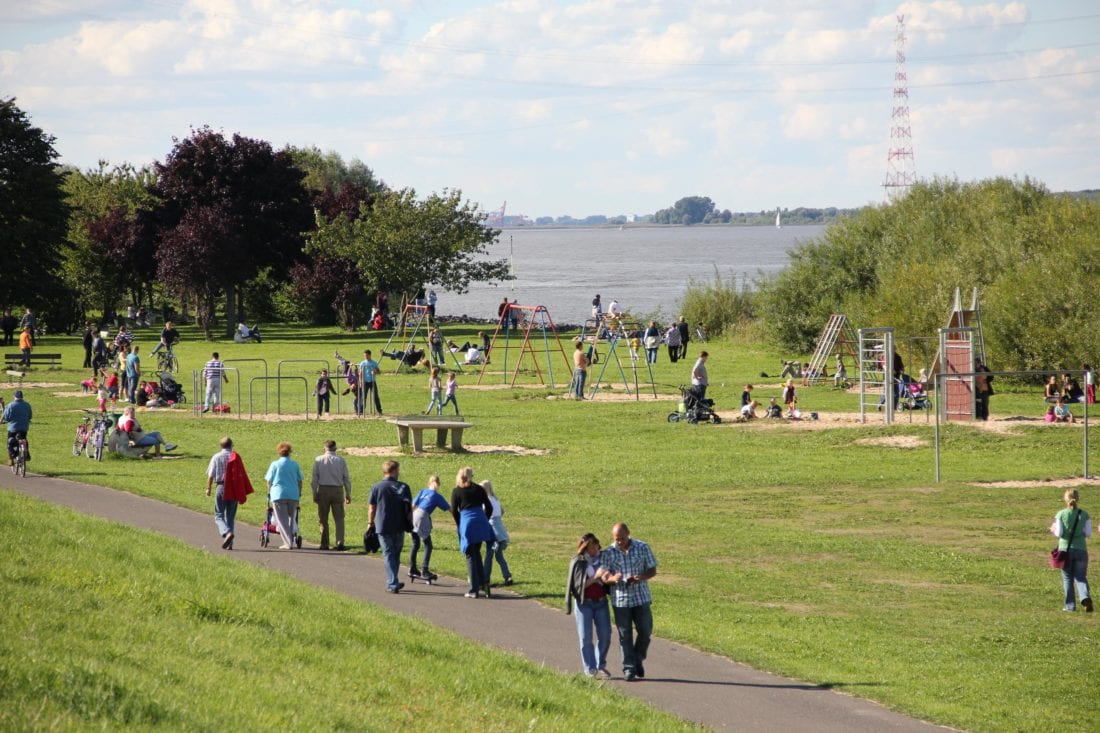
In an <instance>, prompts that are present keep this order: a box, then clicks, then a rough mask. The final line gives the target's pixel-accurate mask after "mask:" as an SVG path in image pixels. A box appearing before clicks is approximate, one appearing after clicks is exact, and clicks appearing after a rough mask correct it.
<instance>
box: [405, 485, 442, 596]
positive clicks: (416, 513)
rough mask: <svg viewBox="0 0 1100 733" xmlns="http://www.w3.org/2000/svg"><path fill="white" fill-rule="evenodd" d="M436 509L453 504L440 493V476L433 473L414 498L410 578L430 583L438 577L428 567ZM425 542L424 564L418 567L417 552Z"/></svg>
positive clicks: (430, 557) (430, 558)
mask: <svg viewBox="0 0 1100 733" xmlns="http://www.w3.org/2000/svg"><path fill="white" fill-rule="evenodd" d="M436 509H442V510H443V511H450V509H451V505H450V504H448V503H447V500H446V499H444V498H443V495H442V494H440V493H439V476H438V474H433V475H432V476H431V478H429V479H428V485H427V487H425V488H423V489H421V490H420V493H418V494H417V495H416V498H415V499H413V530H412V554H411V555H410V556H409V580H410V581H411V580H413V579H415V578H421V579H423V580H424V582H425V583H427V584H428V585H431V584H432V581H433V580H435V579H436V577H437V576H436V574H435V573H433V572H432V571H431V570H429V569H428V565H429V564H430V563H431V560H432V512H433V511H435V510H436ZM421 542H423V543H424V564H422V565H421V566H420V569H419V570H417V568H416V553H417V552H419V551H420V543H421Z"/></svg>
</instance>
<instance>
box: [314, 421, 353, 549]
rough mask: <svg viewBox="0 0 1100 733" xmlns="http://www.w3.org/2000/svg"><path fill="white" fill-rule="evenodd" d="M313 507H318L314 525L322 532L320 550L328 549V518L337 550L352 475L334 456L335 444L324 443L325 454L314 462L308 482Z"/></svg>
mask: <svg viewBox="0 0 1100 733" xmlns="http://www.w3.org/2000/svg"><path fill="white" fill-rule="evenodd" d="M309 486H310V489H312V490H313V503H314V504H316V505H317V522H318V525H319V526H320V528H321V549H322V550H327V549H328V547H329V545H328V541H329V531H328V515H329V512H330V511H331V512H332V521H333V522H334V523H335V524H336V549H337V550H338V551H340V552H343V551H344V549H345V547H344V506H345V505H347V504H351V474H350V473H348V464H347V462H346V461H345V460H344V458H343V456H339V455H337V454H336V441H335V440H326V441H325V452H324V453H322V454H321V455H319V456H317V457H316V458H314V459H313V475H312V476H311V477H310V481H309Z"/></svg>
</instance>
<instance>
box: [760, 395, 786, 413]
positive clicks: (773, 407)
mask: <svg viewBox="0 0 1100 733" xmlns="http://www.w3.org/2000/svg"><path fill="white" fill-rule="evenodd" d="M764 416H765V417H783V408H782V407H780V406H779V401H778V400H777V399H775V398H774V397H772V398H771V400H770V401H769V402H768V409H767V410H766V411H765V412H764Z"/></svg>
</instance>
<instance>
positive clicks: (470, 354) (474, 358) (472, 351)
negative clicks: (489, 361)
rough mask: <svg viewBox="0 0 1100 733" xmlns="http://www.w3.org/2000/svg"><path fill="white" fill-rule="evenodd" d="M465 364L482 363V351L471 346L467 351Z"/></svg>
mask: <svg viewBox="0 0 1100 733" xmlns="http://www.w3.org/2000/svg"><path fill="white" fill-rule="evenodd" d="M464 363H465V364H467V365H469V364H480V363H481V351H479V350H478V348H477V346H474V345H471V346H470V348H469V349H468V350H467V351H466V361H465V362H464Z"/></svg>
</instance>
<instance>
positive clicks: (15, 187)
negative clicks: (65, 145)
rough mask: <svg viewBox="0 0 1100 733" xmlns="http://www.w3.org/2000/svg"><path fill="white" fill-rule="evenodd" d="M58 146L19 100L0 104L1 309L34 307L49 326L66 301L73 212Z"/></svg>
mask: <svg viewBox="0 0 1100 733" xmlns="http://www.w3.org/2000/svg"><path fill="white" fill-rule="evenodd" d="M54 140H55V138H54V136H53V135H50V134H47V133H46V132H43V131H42V129H40V128H38V127H35V126H34V125H32V124H31V122H30V119H29V118H28V117H27V114H26V113H25V112H24V111H23V110H21V109H20V108H19V107H18V106H16V104H15V99H14V98H12V99H5V100H0V253H2V254H0V258H2V261H3V277H0V306H3V307H11V306H14V305H26V306H32V307H35V308H37V309H38V310H39V311H45V313H44V314H43V315H44V316H45V318H46V319H47V320H49V319H50V317H51V314H50V310H51V308H50V306H52V307H53V309H54V310H56V309H57V308H58V306H59V305H60V303H59V299H60V298H62V297H63V296H64V295H65V293H64V289H63V288H62V287H60V281H59V279H58V278H57V277H56V275H55V273H56V271H57V267H58V263H59V260H60V252H61V247H62V242H63V240H64V237H65V223H66V217H67V215H68V210H67V208H66V205H65V197H64V193H63V192H62V188H61V181H62V174H61V171H60V170H59V168H58V166H57V163H56V161H57V157H58V155H57V151H56V150H54V147H53V144H54ZM43 306H46V307H45V308H44V307H43ZM54 320H55V321H56V320H58V319H56V318H55V319H54ZM61 320H69V319H68V318H63V319H61ZM65 325H69V324H65Z"/></svg>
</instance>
